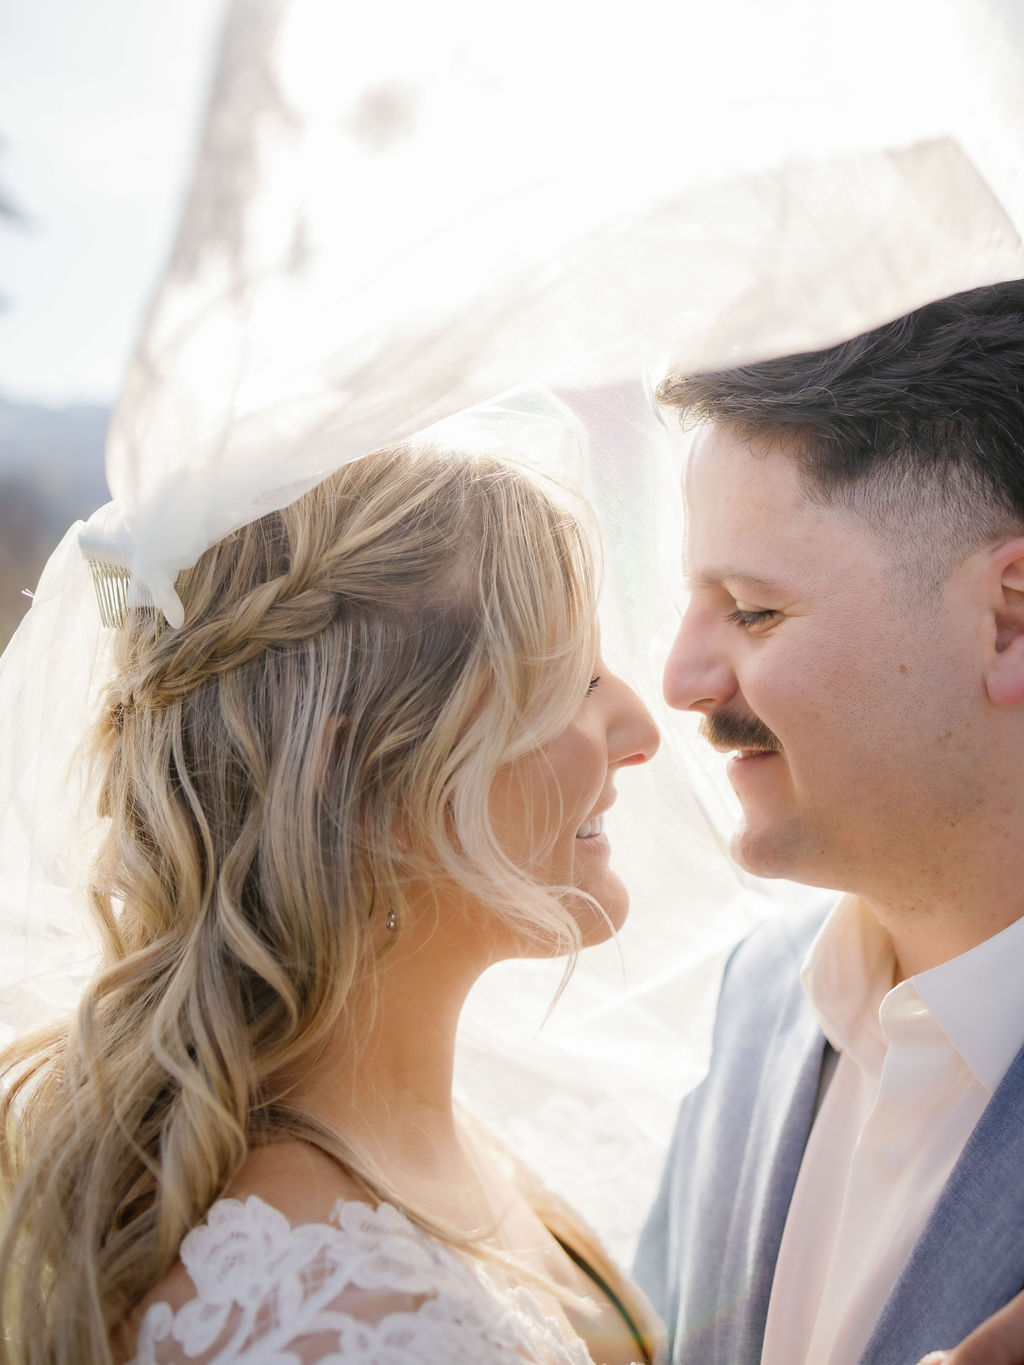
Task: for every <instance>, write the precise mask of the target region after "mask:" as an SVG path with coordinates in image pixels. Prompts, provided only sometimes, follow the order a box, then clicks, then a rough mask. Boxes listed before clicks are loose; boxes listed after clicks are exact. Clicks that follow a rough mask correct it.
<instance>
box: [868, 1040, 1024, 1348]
mask: <svg viewBox="0 0 1024 1365" xmlns="http://www.w3.org/2000/svg"><path fill="white" fill-rule="evenodd" d="M1022 1286H1024V1048H1022V1049H1021V1051H1020V1052H1018V1054H1017V1056H1016V1057H1015V1058H1014V1061H1013V1063H1012V1064H1011V1066H1010V1069H1009V1071H1008V1072H1007V1073H1006V1075H1005V1077H1004V1078H1003V1081H1002V1084H1001V1085H1000V1086H999V1089H998V1090H997V1091H996V1093H995V1094H994V1095H993V1097H992V1099H991V1101H990V1102H989V1105H988V1107H987V1108H986V1110H985V1112H984V1113H983V1114H982V1116H981V1118H980V1120H979V1121H978V1124H977V1126H976V1127H975V1129H974V1132H973V1133H972V1134H971V1136H970V1138H969V1139H968V1141H967V1144H966V1146H965V1147H964V1150H963V1151H962V1152H961V1154H960V1158H959V1160H958V1161H957V1163H956V1165H955V1166H954V1168H953V1171H952V1173H951V1175H950V1177H949V1180H948V1181H947V1182H946V1186H945V1188H944V1190H943V1192H942V1194H941V1196H940V1197H939V1201H938V1203H937V1204H936V1206H935V1208H934V1210H933V1211H932V1215H931V1217H930V1218H929V1220H928V1222H927V1223H926V1224H925V1227H924V1230H923V1232H922V1233H921V1236H920V1237H919V1238H918V1241H917V1243H916V1245H915V1247H914V1250H913V1251H912V1253H911V1255H910V1258H909V1260H908V1261H907V1263H906V1265H905V1266H904V1268H903V1272H902V1274H901V1275H900V1277H899V1279H898V1280H897V1282H896V1284H895V1286H894V1288H893V1291H892V1293H891V1294H890V1296H889V1298H888V1300H887V1302H886V1304H885V1307H884V1309H883V1310H882V1314H881V1316H880V1317H879V1320H878V1322H877V1323H876V1325H875V1328H874V1331H873V1332H872V1334H871V1337H870V1339H869V1341H868V1345H867V1348H866V1349H865V1351H864V1354H863V1356H862V1357H861V1365H910V1363H911V1362H913V1361H916V1360H919V1359H920V1358H921V1356H923V1355H924V1354H925V1353H926V1352H928V1351H933V1350H937V1349H940V1348H942V1347H949V1346H953V1345H955V1344H956V1343H957V1342H958V1341H960V1340H961V1339H962V1338H963V1337H964V1336H966V1335H967V1333H968V1332H970V1331H971V1330H972V1329H973V1328H974V1327H976V1326H977V1325H978V1323H979V1322H980V1321H982V1319H983V1318H986V1317H988V1316H989V1315H990V1314H991V1313H994V1312H995V1311H996V1309H998V1308H1001V1307H1002V1305H1003V1304H1004V1303H1006V1302H1007V1300H1008V1299H1010V1298H1012V1297H1013V1296H1014V1295H1015V1294H1016V1293H1017V1292H1018V1291H1019V1290H1020V1289H1021V1287H1022Z"/></svg>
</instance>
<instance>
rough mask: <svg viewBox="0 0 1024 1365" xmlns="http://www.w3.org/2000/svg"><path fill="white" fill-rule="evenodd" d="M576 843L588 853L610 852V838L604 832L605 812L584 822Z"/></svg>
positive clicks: (577, 833) (578, 831) (577, 832)
mask: <svg viewBox="0 0 1024 1365" xmlns="http://www.w3.org/2000/svg"><path fill="white" fill-rule="evenodd" d="M576 842H577V844H578V845H579V847H580V848H581V849H585V850H586V852H587V853H606V852H610V850H611V844H610V843H609V842H608V836H607V835H606V834H605V832H604V811H601V812H600V813H599V814H597V815H592V816H590V818H589V819H587V820H584V822H583V824H582V825H580V827H579V829H578V830H577V831H576Z"/></svg>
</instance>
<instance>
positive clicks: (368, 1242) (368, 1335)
mask: <svg viewBox="0 0 1024 1365" xmlns="http://www.w3.org/2000/svg"><path fill="white" fill-rule="evenodd" d="M181 1260H182V1263H183V1264H184V1267H185V1269H186V1270H187V1272H188V1274H189V1277H190V1278H191V1280H192V1283H193V1285H194V1286H195V1296H194V1297H193V1298H191V1299H189V1300H188V1301H187V1302H185V1303H184V1304H183V1305H182V1306H181V1307H179V1308H178V1310H177V1311H176V1312H175V1311H174V1310H173V1309H172V1308H171V1306H170V1305H169V1304H167V1303H156V1304H153V1305H152V1306H151V1307H149V1308H148V1309H147V1311H146V1313H145V1316H144V1318H143V1321H142V1324H141V1327H140V1330H139V1336H138V1340H137V1346H136V1353H135V1356H134V1358H133V1365H163V1363H164V1362H171V1361H173V1362H177V1361H181V1360H183V1359H187V1360H191V1359H202V1360H203V1361H209V1362H214V1361H215V1362H217V1365H300V1363H301V1362H307V1361H317V1362H321V1365H332V1362H335V1361H337V1362H341V1361H344V1362H345V1365H353V1363H354V1362H364V1363H365V1365H441V1362H444V1365H480V1362H486V1363H487V1365H591V1358H590V1355H589V1353H588V1351H587V1349H586V1347H585V1345H584V1344H583V1342H582V1341H581V1340H580V1339H579V1338H578V1337H575V1338H573V1339H571V1340H570V1339H569V1338H568V1337H567V1336H566V1334H565V1333H564V1331H563V1330H562V1329H561V1328H560V1326H559V1324H558V1323H557V1322H556V1321H555V1320H554V1319H553V1318H551V1317H549V1316H548V1315H547V1313H546V1312H545V1310H544V1308H543V1306H542V1305H541V1303H540V1301H539V1299H538V1298H537V1296H536V1295H535V1294H534V1293H533V1292H532V1291H531V1290H529V1289H527V1288H525V1287H524V1286H522V1285H513V1284H511V1283H510V1282H509V1280H508V1277H507V1275H506V1274H505V1272H503V1271H502V1270H499V1269H497V1268H496V1267H493V1266H488V1265H486V1264H485V1263H484V1262H482V1261H478V1260H475V1259H473V1258H471V1257H468V1256H464V1255H460V1254H459V1253H457V1252H456V1251H454V1250H452V1249H451V1248H450V1247H446V1246H443V1245H442V1244H440V1243H439V1242H437V1241H435V1240H434V1239H433V1238H431V1237H428V1236H427V1234H426V1233H424V1232H421V1231H420V1230H419V1229H418V1228H416V1227H415V1226H414V1225H413V1224H412V1223H410V1222H409V1220H408V1219H407V1218H406V1217H405V1216H404V1215H403V1214H401V1213H399V1212H398V1210H397V1209H394V1208H392V1207H391V1206H390V1205H389V1204H381V1205H380V1206H378V1207H377V1208H371V1207H370V1205H368V1204H363V1203H357V1202H339V1203H338V1204H337V1205H336V1206H335V1208H334V1211H333V1213H332V1216H331V1221H330V1222H329V1223H314V1224H304V1225H301V1226H298V1227H292V1226H291V1225H290V1224H289V1222H288V1220H287V1218H285V1216H284V1215H283V1214H282V1213H280V1212H279V1211H278V1210H277V1209H275V1208H272V1207H271V1206H270V1205H269V1204H266V1203H264V1202H263V1201H262V1200H261V1199H258V1198H256V1197H255V1196H250V1197H249V1198H248V1199H246V1200H244V1201H241V1200H237V1199H222V1200H220V1201H219V1202H218V1203H216V1204H214V1205H213V1207H212V1208H211V1209H210V1211H209V1213H208V1215H207V1218H206V1221H205V1223H204V1224H203V1225H202V1226H201V1227H198V1228H194V1229H193V1230H192V1232H190V1233H189V1234H188V1236H187V1237H186V1238H185V1240H184V1242H182V1245H181Z"/></svg>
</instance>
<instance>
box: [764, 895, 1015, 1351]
mask: <svg viewBox="0 0 1024 1365" xmlns="http://www.w3.org/2000/svg"><path fill="white" fill-rule="evenodd" d="M1022 969H1024V919H1021V920H1018V921H1016V922H1015V923H1014V924H1012V925H1010V927H1009V928H1008V929H1004V930H1003V931H1002V933H999V934H996V935H995V936H994V937H993V938H990V939H987V940H986V941H985V942H984V943H981V944H979V945H978V946H977V947H976V948H972V949H971V950H970V951H969V952H967V953H963V954H962V955H961V956H960V957H957V958H954V959H953V960H952V961H951V962H945V963H943V964H942V965H941V966H938V967H934V968H932V970H931V971H927V972H922V973H921V974H920V975H918V976H914V977H911V978H909V980H907V981H902V982H900V984H899V985H898V986H896V987H893V986H892V982H893V978H894V975H895V958H894V955H893V950H892V945H891V942H890V939H889V936H888V934H887V933H886V931H885V930H884V929H883V928H882V927H881V925H879V923H878V921H877V920H876V919H875V918H874V916H873V915H872V914H871V913H870V911H869V910H868V909H867V908H866V907H865V906H864V905H863V904H862V903H861V902H860V901H858V900H857V899H856V898H855V897H852V896H847V897H844V898H843V899H842V900H841V901H840V902H839V904H838V905H837V906H836V908H835V909H834V910H833V912H832V913H831V915H830V916H829V917H828V919H827V920H826V921H825V924H824V925H823V926H822V929H821V931H820V933H819V934H818V937H817V938H816V939H815V941H814V943H813V944H812V946H811V949H810V952H809V953H808V955H807V960H806V962H805V963H804V966H803V970H802V972H801V980H802V982H803V986H804V990H805V991H806V992H807V995H808V997H809V999H810V1001H811V1004H812V1005H813V1006H814V1009H815V1011H816V1013H817V1015H818V1017H819V1019H820V1021H821V1025H822V1028H823V1029H824V1031H825V1035H826V1037H827V1038H828V1040H829V1042H830V1043H831V1044H832V1046H833V1047H834V1048H835V1049H836V1050H837V1052H838V1053H839V1059H838V1062H837V1064H836V1068H835V1073H834V1075H833V1077H832V1080H831V1082H830V1084H829V1086H828V1089H827V1091H826V1092H825V1095H824V1098H823V1099H822V1102H821V1107H820V1109H819V1111H818V1115H817V1118H816V1119H815V1121H814V1126H813V1127H812V1129H811V1135H810V1139H809V1141H808V1143H807V1148H806V1151H805V1153H804V1158H803V1162H802V1164H801V1166H800V1173H799V1175H798V1177H797V1182H796V1188H795V1190H794V1192H793V1201H792V1203H791V1205H790V1208H789V1214H788V1217H787V1219H786V1226H785V1229H784V1231H783V1235H782V1244H781V1247H780V1249H779V1259H778V1264H777V1266H776V1271H775V1279H774V1281H773V1284H772V1292H771V1299H770V1302H769V1305H768V1320H767V1323H766V1327H765V1338H764V1347H763V1351H762V1355H761V1361H762V1365H801V1363H802V1365H856V1362H857V1361H858V1359H859V1358H860V1355H861V1352H862V1351H863V1349H864V1347H865V1345H866V1344H867V1340H868V1337H869V1336H870V1335H871V1329H872V1327H873V1326H874V1324H875V1321H876V1319H877V1318H878V1315H879V1313H880V1312H881V1310H882V1307H883V1305H884V1303H885V1300H886V1298H887V1297H888V1295H889V1291H890V1290H891V1289H892V1286H893V1285H894V1284H895V1282H896V1280H897V1278H898V1276H899V1273H900V1270H901V1269H902V1267H903V1264H904V1262H905V1261H906V1259H907V1257H908V1255H909V1254H910V1250H911V1248H912V1247H913V1245H914V1243H915V1241H916V1240H917V1238H918V1235H919V1234H920V1232H921V1231H922V1229H923V1228H924V1225H925V1223H926V1221H927V1219H928V1216H929V1214H930V1213H931V1211H932V1208H933V1207H934V1205H935V1202H936V1200H937V1198H938V1196H939V1194H940V1192H941V1190H942V1187H943V1185H944V1184H945V1182H946V1179H947V1177H948V1176H949V1173H950V1171H951V1170H952V1168H953V1166H954V1164H955V1162H956V1159H957V1157H958V1156H959V1154H960V1151H961V1149H962V1148H963V1145H964V1143H965V1142H966V1141H967V1139H968V1137H969V1136H970V1134H971V1130H972V1129H973V1128H974V1125H975V1124H976V1123H977V1121H978V1119H979V1118H980V1117H981V1113H982V1110H983V1109H984V1108H985V1106H986V1105H987V1104H988V1101H989V1099H990V1098H991V1097H992V1094H993V1092H994V1091H995V1089H996V1087H997V1086H998V1084H999V1082H1000V1081H1001V1080H1002V1078H1003V1075H1004V1074H1005V1072H1006V1070H1007V1068H1008V1067H1009V1065H1010V1063H1011V1062H1012V1060H1013V1058H1014V1056H1015V1055H1016V1053H1017V1051H1018V1050H1019V1048H1020V1047H1021V1045H1022V1044H1024V991H1022V990H1021V985H1020V983H1021V979H1022Z"/></svg>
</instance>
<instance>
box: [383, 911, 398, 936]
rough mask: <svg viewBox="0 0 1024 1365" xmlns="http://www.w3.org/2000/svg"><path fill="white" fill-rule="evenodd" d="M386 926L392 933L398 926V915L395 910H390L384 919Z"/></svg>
mask: <svg viewBox="0 0 1024 1365" xmlns="http://www.w3.org/2000/svg"><path fill="white" fill-rule="evenodd" d="M384 928H385V929H387V930H389V932H391V933H392V934H393V933H394V932H395V930H396V929H397V928H398V916H397V915H396V914H395V912H394V910H389V911H388V913H387V916H386V917H385V920H384Z"/></svg>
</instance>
